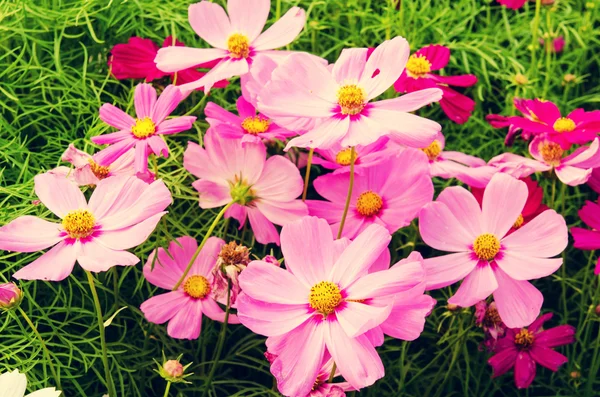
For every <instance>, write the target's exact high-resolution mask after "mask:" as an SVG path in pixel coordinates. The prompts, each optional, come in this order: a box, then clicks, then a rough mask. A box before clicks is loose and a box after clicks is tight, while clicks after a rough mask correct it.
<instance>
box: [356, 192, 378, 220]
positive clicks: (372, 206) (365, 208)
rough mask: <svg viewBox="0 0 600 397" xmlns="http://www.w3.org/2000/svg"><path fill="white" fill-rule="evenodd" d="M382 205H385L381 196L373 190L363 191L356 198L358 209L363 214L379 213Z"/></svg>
mask: <svg viewBox="0 0 600 397" xmlns="http://www.w3.org/2000/svg"><path fill="white" fill-rule="evenodd" d="M381 207H383V200H382V199H381V196H380V195H378V194H377V193H374V192H372V191H371V190H367V191H366V192H363V193H361V195H360V196H358V200H356V209H357V210H358V213H359V214H361V215H362V216H373V215H377V214H378V213H379V211H380V210H381Z"/></svg>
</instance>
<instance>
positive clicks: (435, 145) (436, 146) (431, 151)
mask: <svg viewBox="0 0 600 397" xmlns="http://www.w3.org/2000/svg"><path fill="white" fill-rule="evenodd" d="M421 150H422V151H423V152H425V154H426V155H427V157H429V160H431V161H435V160H437V158H438V156H439V155H440V153H442V146H441V145H440V143H439V142H438V141H437V140H435V141H433V142H431V145H429V146H427V147H426V148H424V149H421Z"/></svg>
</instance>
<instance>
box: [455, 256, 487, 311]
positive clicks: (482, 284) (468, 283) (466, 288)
mask: <svg viewBox="0 0 600 397" xmlns="http://www.w3.org/2000/svg"><path fill="white" fill-rule="evenodd" d="M497 288H498V282H497V281H496V277H494V272H493V271H492V269H491V266H490V265H488V264H487V263H486V262H480V263H479V264H478V265H477V266H476V267H475V269H473V271H471V273H469V275H468V276H467V277H465V279H464V280H463V282H462V284H461V285H460V287H459V288H458V290H457V291H456V293H455V294H454V295H453V296H452V297H451V298H450V299H448V303H451V304H454V305H458V306H460V307H470V306H473V305H474V304H476V303H477V302H479V301H481V300H484V299H486V298H487V297H488V296H490V295H491V294H492V292H494V291H495V290H496V289H497Z"/></svg>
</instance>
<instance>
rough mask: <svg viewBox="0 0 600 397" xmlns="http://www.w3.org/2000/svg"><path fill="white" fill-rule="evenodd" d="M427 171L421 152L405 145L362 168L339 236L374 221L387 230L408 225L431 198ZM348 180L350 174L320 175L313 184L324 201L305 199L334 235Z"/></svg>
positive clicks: (346, 191) (346, 192)
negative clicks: (390, 154)
mask: <svg viewBox="0 0 600 397" xmlns="http://www.w3.org/2000/svg"><path fill="white" fill-rule="evenodd" d="M392 170H403V171H402V172H393V171H392ZM390 171H392V172H390ZM428 171H429V164H428V163H427V159H426V157H425V156H423V153H420V152H419V151H418V150H416V149H409V148H407V149H405V150H403V151H402V152H401V153H399V154H397V155H395V156H390V157H388V158H387V159H385V160H381V161H379V162H377V163H376V164H374V165H372V166H370V167H365V168H363V169H362V170H361V173H360V174H356V176H355V178H354V188H353V189H352V197H351V199H350V207H349V210H348V215H347V217H346V223H345V225H344V230H343V236H344V237H348V238H350V239H353V238H354V237H355V236H357V235H358V234H359V233H360V232H362V231H363V230H365V229H366V228H367V227H368V226H369V225H371V224H374V223H376V224H379V225H382V226H385V227H386V228H387V230H388V232H390V233H394V232H396V231H397V230H398V229H400V228H402V227H404V226H407V225H409V224H410V222H412V220H413V219H414V218H415V217H416V216H417V213H418V212H419V210H420V209H421V208H422V207H423V205H425V204H426V203H428V202H430V201H431V199H432V198H433V183H432V182H431V178H430V177H429V172H428ZM349 183H350V173H338V174H335V173H334V174H327V175H323V176H320V177H318V178H317V179H316V180H315V181H314V187H315V190H316V191H317V193H319V194H320V195H321V196H322V197H324V198H325V199H327V200H328V201H322V200H306V204H307V205H308V210H309V213H310V214H311V215H315V216H318V217H319V218H323V219H325V220H327V222H328V223H329V224H330V225H331V228H332V230H333V233H334V234H337V232H338V229H339V227H340V222H341V220H342V215H343V212H344V207H345V204H346V197H347V195H348V184H349Z"/></svg>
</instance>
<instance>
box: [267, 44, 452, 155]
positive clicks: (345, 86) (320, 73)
mask: <svg viewBox="0 0 600 397" xmlns="http://www.w3.org/2000/svg"><path fill="white" fill-rule="evenodd" d="M367 53H368V49H366V48H352V49H344V50H343V51H342V53H341V55H340V57H339V58H338V60H337V61H336V63H335V64H334V65H333V67H332V68H331V67H328V66H326V65H323V64H322V63H319V62H318V61H317V60H315V59H313V58H311V57H309V56H307V55H305V54H293V55H290V56H289V57H288V58H287V59H286V60H285V61H284V62H283V63H282V64H281V66H279V67H277V68H276V69H275V71H274V72H273V74H272V75H271V82H270V83H269V84H268V85H267V86H266V87H265V88H264V89H263V90H262V92H261V93H260V95H259V98H258V101H259V108H260V110H261V111H262V112H263V113H264V114H266V115H267V116H269V117H270V118H271V119H273V120H274V121H275V122H276V123H277V124H278V125H279V126H281V127H284V128H287V129H288V130H291V131H299V132H304V131H307V130H309V131H308V132H306V133H304V135H301V136H299V137H296V138H294V139H292V140H291V141H290V142H289V143H288V145H287V147H286V150H287V149H289V148H290V147H294V146H297V147H310V148H317V149H329V148H331V147H334V146H336V145H338V146H342V147H349V146H356V145H368V144H370V143H373V142H375V141H377V140H378V139H379V138H381V137H382V136H386V135H389V136H390V137H391V138H392V139H394V140H396V141H398V143H400V144H403V145H407V146H411V147H426V146H427V145H429V144H430V143H431V142H432V141H433V139H434V138H435V135H436V134H437V133H438V132H439V131H440V130H441V127H440V125H439V124H438V123H436V122H434V121H431V120H428V119H425V118H422V117H419V116H416V115H414V114H411V113H410V112H413V111H415V110H417V109H419V108H421V107H423V106H425V105H428V104H430V103H432V102H436V101H439V100H440V99H441V97H442V91H441V90H440V89H438V88H430V89H427V90H421V91H419V92H414V93H410V94H406V95H403V96H401V97H399V98H394V99H387V100H382V101H375V102H374V101H373V99H375V98H376V97H378V96H379V95H381V94H382V93H384V92H385V91H386V90H387V89H388V88H389V87H390V86H392V85H393V83H394V81H396V80H397V79H398V77H399V76H400V74H401V73H402V70H403V69H404V65H405V64H406V61H407V60H408V56H409V54H410V49H409V46H408V43H407V42H406V40H405V39H404V38H402V37H396V38H394V39H392V40H388V41H385V42H383V43H382V44H381V45H379V46H378V47H377V48H376V49H375V50H374V51H373V53H372V54H371V56H369V57H367ZM309 126H310V128H308V127H309Z"/></svg>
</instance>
